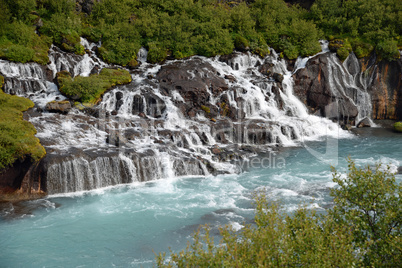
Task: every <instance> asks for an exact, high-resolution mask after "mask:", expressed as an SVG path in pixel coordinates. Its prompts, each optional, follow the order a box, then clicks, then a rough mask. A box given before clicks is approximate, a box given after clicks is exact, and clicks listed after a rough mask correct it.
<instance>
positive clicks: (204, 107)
mask: <svg viewBox="0 0 402 268" xmlns="http://www.w3.org/2000/svg"><path fill="white" fill-rule="evenodd" d="M201 110H203V111H204V112H206V113H207V114H209V113H211V109H210V108H209V107H207V106H205V105H201Z"/></svg>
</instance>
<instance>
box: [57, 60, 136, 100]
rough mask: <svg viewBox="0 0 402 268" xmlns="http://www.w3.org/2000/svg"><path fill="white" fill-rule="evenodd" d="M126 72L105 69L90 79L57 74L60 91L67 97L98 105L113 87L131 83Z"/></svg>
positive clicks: (65, 73)
mask: <svg viewBox="0 0 402 268" xmlns="http://www.w3.org/2000/svg"><path fill="white" fill-rule="evenodd" d="M131 80H132V79H131V75H130V73H129V72H128V71H126V70H121V69H108V68H104V69H102V70H101V72H100V73H99V74H93V75H91V76H89V77H82V76H78V77H75V78H72V77H71V74H70V73H69V72H67V71H62V72H59V73H57V83H58V84H59V90H60V92H61V93H62V94H64V95H65V96H67V97H69V98H71V99H73V100H79V101H81V102H84V103H97V102H98V101H99V98H100V97H101V96H102V95H103V93H105V91H106V90H108V89H110V88H111V87H113V86H116V85H121V84H127V83H130V82H131Z"/></svg>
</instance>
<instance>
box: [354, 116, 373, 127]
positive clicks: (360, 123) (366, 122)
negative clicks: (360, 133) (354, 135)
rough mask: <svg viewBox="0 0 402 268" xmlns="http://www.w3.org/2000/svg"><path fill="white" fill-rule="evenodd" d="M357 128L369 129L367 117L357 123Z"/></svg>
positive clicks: (369, 123) (369, 124)
mask: <svg viewBox="0 0 402 268" xmlns="http://www.w3.org/2000/svg"><path fill="white" fill-rule="evenodd" d="M357 127H358V128H361V127H371V122H370V119H368V118H367V117H365V118H363V119H362V120H360V122H359V123H357Z"/></svg>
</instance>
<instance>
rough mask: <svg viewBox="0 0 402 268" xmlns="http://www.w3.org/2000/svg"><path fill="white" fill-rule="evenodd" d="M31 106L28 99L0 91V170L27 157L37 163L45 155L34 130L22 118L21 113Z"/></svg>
mask: <svg viewBox="0 0 402 268" xmlns="http://www.w3.org/2000/svg"><path fill="white" fill-rule="evenodd" d="M33 106H34V104H33V102H32V101H30V100H29V99H26V98H22V97H17V96H11V95H8V94H5V93H3V91H2V90H0V170H1V169H4V168H6V167H8V166H11V165H12V164H13V163H14V162H15V161H16V160H18V159H20V160H23V159H25V158H26V157H28V156H29V157H31V158H32V159H33V160H34V161H39V160H40V159H41V158H42V157H44V156H45V155H46V151H45V148H43V146H42V145H40V143H39V139H38V138H36V137H35V134H36V129H35V128H34V126H33V125H32V124H31V123H29V122H27V121H25V120H23V118H22V112H23V111H26V110H27V109H29V108H31V107H33Z"/></svg>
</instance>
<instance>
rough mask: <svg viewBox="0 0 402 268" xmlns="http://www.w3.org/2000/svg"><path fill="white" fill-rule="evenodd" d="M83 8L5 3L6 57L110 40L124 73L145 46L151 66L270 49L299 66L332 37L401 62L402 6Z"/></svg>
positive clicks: (1, 46) (336, 0) (362, 53)
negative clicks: (86, 41)
mask: <svg viewBox="0 0 402 268" xmlns="http://www.w3.org/2000/svg"><path fill="white" fill-rule="evenodd" d="M76 4H78V3H77V2H76V1H74V0H40V1H35V0H17V1H11V0H0V6H2V9H1V10H0V57H2V58H6V59H9V60H14V61H21V62H27V61H36V62H39V63H42V64H45V63H46V62H47V61H48V59H47V51H48V49H49V46H50V43H51V42H53V43H54V44H55V45H57V46H59V47H60V48H62V49H63V50H65V51H68V52H73V53H76V54H80V55H82V54H84V52H85V51H84V48H83V47H82V46H81V45H80V36H84V37H86V38H88V39H89V40H91V41H94V42H98V41H102V47H101V48H100V49H99V50H98V51H97V53H98V54H99V56H100V57H101V58H102V59H103V60H104V61H106V62H109V63H114V64H119V65H122V66H127V65H129V66H135V65H136V56H137V53H138V50H139V48H140V47H141V46H143V47H146V48H150V49H151V51H150V55H149V60H150V61H151V62H160V61H163V60H164V59H166V58H175V59H180V58H185V57H189V56H192V55H196V54H197V55H202V56H207V57H210V56H215V55H220V54H229V53H232V51H233V49H234V48H236V49H238V50H241V51H244V50H248V49H250V51H251V52H253V53H255V54H258V55H260V56H262V57H264V56H266V55H268V54H269V47H273V48H274V49H275V50H277V51H278V52H281V55H282V56H286V57H287V58H289V59H295V58H297V57H298V56H310V55H313V54H315V53H317V52H319V51H320V45H319V43H318V40H319V39H321V38H324V37H327V38H328V39H330V40H331V39H335V38H341V39H344V40H346V39H349V40H351V41H350V42H351V44H352V47H353V50H354V52H355V54H356V56H357V57H359V58H361V57H367V56H368V55H369V54H370V53H371V52H372V50H373V49H374V48H375V49H376V52H377V54H378V55H379V56H380V58H383V59H387V60H394V59H397V58H399V54H398V46H399V48H400V47H402V38H400V35H401V29H402V13H401V8H402V7H401V2H400V1H398V0H385V1H381V0H367V1H355V0H345V1H343V0H316V1H315V2H314V4H313V6H312V7H311V11H310V12H308V11H306V10H303V9H302V8H299V7H298V6H297V5H289V4H287V3H285V1H284V0H254V1H218V0H199V1H194V0H164V1H156V0H144V1H140V0H121V1H113V0H102V1H95V2H94V6H93V10H92V12H91V14H89V15H88V14H83V13H82V14H80V13H77V12H76V11H75V7H76ZM42 23H43V26H42V25H41V24H42ZM32 25H35V26H36V27H37V30H38V32H39V33H40V36H38V35H36V34H35V32H34V30H35V28H34V27H33V26H32ZM27 39H30V40H31V41H28V42H27ZM33 40H34V42H32V41H33ZM24 47H25V48H24ZM345 49H346V50H347V51H349V52H351V49H349V48H347V47H345V48H344V49H340V50H339V51H337V52H338V56H339V57H340V58H341V59H343V58H345V56H346V54H347V51H346V50H345ZM32 51H34V54H32Z"/></svg>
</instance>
